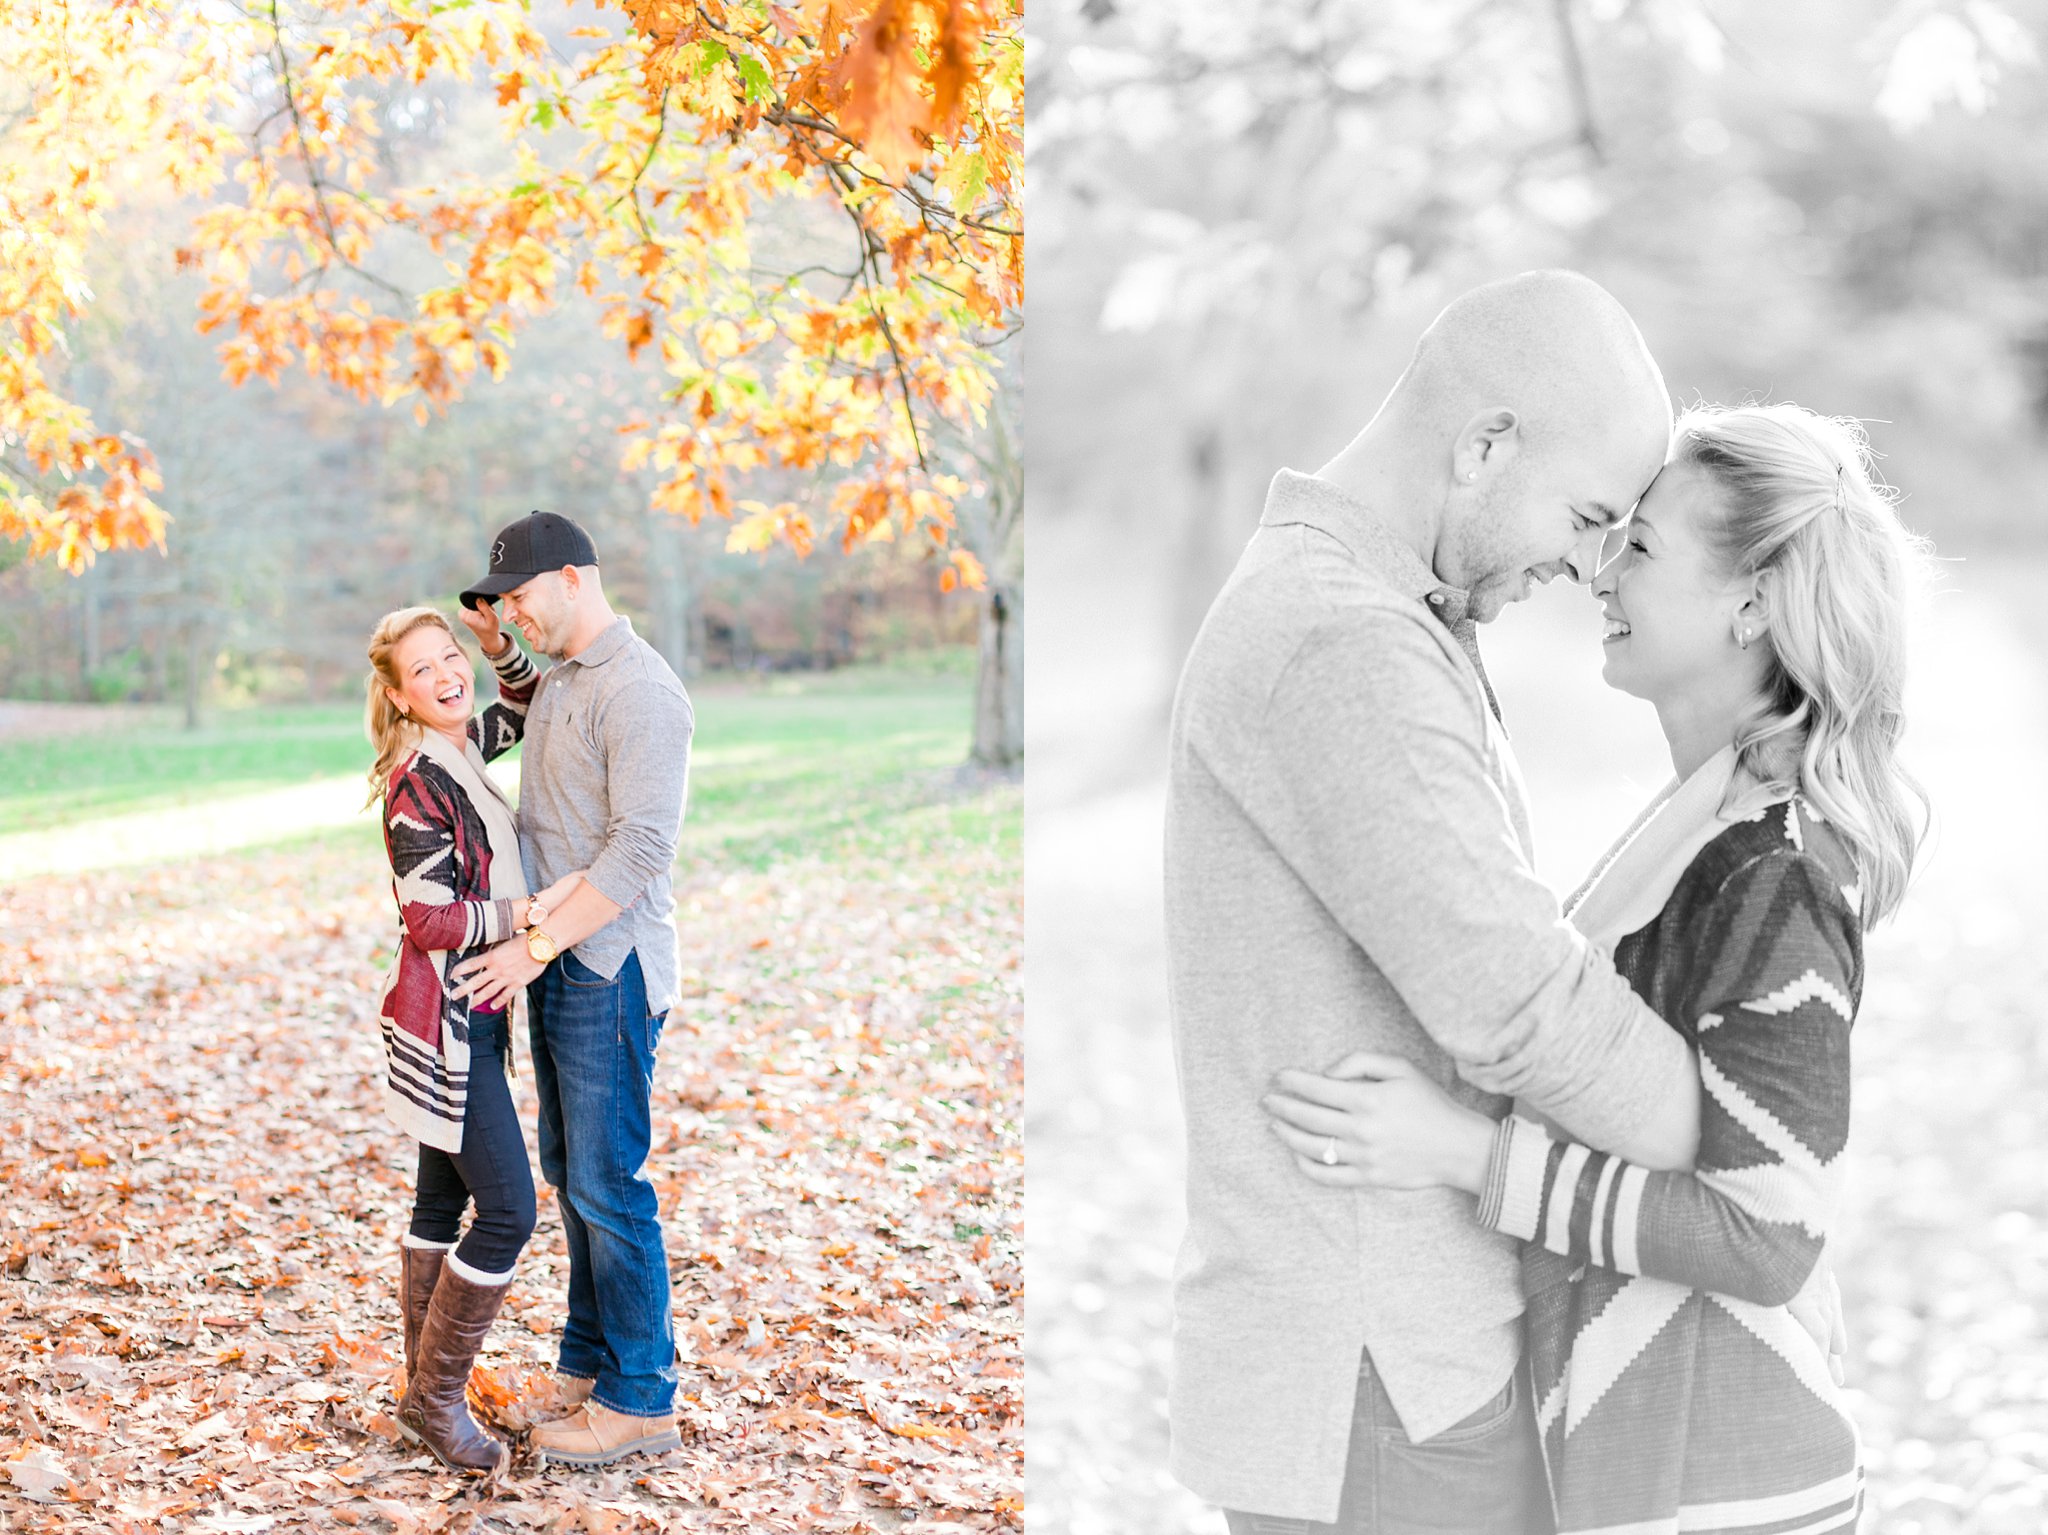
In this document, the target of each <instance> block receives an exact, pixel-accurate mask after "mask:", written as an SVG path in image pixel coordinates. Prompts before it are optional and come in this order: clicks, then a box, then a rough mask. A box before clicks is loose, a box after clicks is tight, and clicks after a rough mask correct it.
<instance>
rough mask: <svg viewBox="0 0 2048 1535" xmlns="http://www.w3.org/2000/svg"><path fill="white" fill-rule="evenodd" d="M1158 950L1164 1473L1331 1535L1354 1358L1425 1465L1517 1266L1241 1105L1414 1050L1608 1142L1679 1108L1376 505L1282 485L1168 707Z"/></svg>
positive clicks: (1473, 1234)
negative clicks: (1312, 1522)
mask: <svg viewBox="0 0 2048 1535" xmlns="http://www.w3.org/2000/svg"><path fill="white" fill-rule="evenodd" d="M1166 937H1167V960H1168V969H1169V977H1168V979H1169V996H1170V1003H1171V1008H1172V1016H1173V1031H1174V1047H1175V1055H1176V1059H1177V1063H1178V1066H1179V1070H1180V1082H1181V1097H1182V1102H1183V1104H1184V1105H1185V1108H1186V1112H1187V1135H1188V1148H1187V1150H1188V1158H1187V1160H1188V1189H1187V1201H1188V1225H1187V1235H1186V1238H1185V1240H1184V1242H1183V1244H1182V1248H1181V1252H1180V1258H1179V1262H1178V1264H1177V1267H1176V1271H1175V1275H1174V1340H1173V1383H1172V1397H1171V1413H1172V1422H1173V1467H1174V1471H1175V1474H1176V1475H1178V1476H1179V1478H1180V1479H1181V1480H1182V1481H1183V1482H1185V1483H1186V1484H1187V1485H1188V1486H1189V1487H1191V1488H1193V1489H1194V1490H1195V1491H1196V1492H1198V1493H1200V1494H1201V1495H1202V1496H1204V1497H1206V1498H1208V1499H1210V1500H1211V1501H1213V1502H1217V1503H1221V1504H1223V1505H1225V1506H1226V1507H1231V1508H1239V1509H1245V1510H1248V1511H1251V1512H1256V1513H1264V1514H1277V1515H1292V1516H1294V1517H1297V1518H1306V1519H1320V1520H1331V1519H1335V1518H1336V1517H1337V1508H1338V1496H1339V1491H1340V1489H1341V1487H1342V1485H1343V1480H1344V1463H1345V1456H1346V1452H1347V1449H1348V1447H1349V1444H1350V1427H1351V1410H1352V1399H1353V1394H1354V1390H1355V1385H1356V1377H1357V1373H1358V1363H1359V1351H1360V1350H1361V1349H1367V1350H1369V1351H1370V1352H1371V1355H1372V1359H1373V1363H1374V1364H1375V1366H1376V1367H1377V1368H1378V1370H1379V1373H1380V1376H1381V1378H1382V1380H1383V1381H1384V1382H1385V1385H1386V1389H1387V1393H1388V1395H1389V1396H1390V1397H1391V1398H1392V1400H1393V1404H1394V1407H1395V1410H1396V1411H1397V1412H1398V1413H1399V1415H1400V1418H1401V1422H1402V1424H1403V1426H1404V1427H1405V1428H1406V1429H1407V1431H1408V1432H1409V1434H1410V1435H1412V1436H1413V1437H1414V1438H1416V1439H1418V1440H1421V1439H1428V1438H1430V1437H1432V1436H1434V1435H1436V1434H1438V1433H1440V1432H1442V1431H1443V1430H1444V1429H1446V1428H1448V1427H1450V1426H1451V1425H1452V1424H1455V1423H1456V1422H1458V1420H1459V1419H1461V1418H1463V1417H1465V1416H1467V1415H1468V1414H1470V1413H1471V1412H1473V1411H1474V1410H1475V1409H1477V1408H1478V1407H1480V1406H1481V1405H1482V1404H1483V1403H1484V1402H1485V1401H1486V1400H1487V1399H1488V1398H1489V1397H1491V1396H1493V1395H1494V1394H1495V1393H1496V1392H1498V1391H1499V1390H1500V1388H1501V1386H1502V1384H1503V1383H1504V1382H1505V1381H1506V1380H1507V1379H1508V1377H1509V1375H1510V1374H1511V1373H1512V1371H1513V1369H1514V1366H1515V1360H1516V1357H1517V1355H1518V1353H1519V1352H1520V1333H1519V1328H1518V1325H1517V1319H1518V1318H1519V1316H1520V1314H1521V1310H1522V1294H1521V1287H1520V1284H1519V1282H1518V1277H1517V1265H1516V1250H1515V1244H1514V1243H1512V1242H1509V1241H1505V1240H1503V1239H1502V1238H1501V1237H1500V1235H1499V1234H1498V1233H1496V1232H1493V1231H1489V1230H1486V1229H1484V1228H1483V1227H1481V1226H1480V1225H1479V1223H1478V1221H1477V1220H1476V1219H1475V1218H1474V1216H1475V1209H1474V1201H1473V1199H1472V1196H1470V1195H1469V1194H1464V1193H1460V1192H1458V1191H1456V1190H1454V1189H1444V1188H1434V1189H1422V1190H1417V1191H1414V1192H1391V1191H1385V1190H1378V1189H1360V1190H1349V1189H1331V1188H1323V1187H1321V1186H1319V1185H1317V1184H1315V1183H1312V1182H1310V1181H1309V1180H1308V1179H1307V1178H1305V1177H1303V1176H1302V1175H1301V1173H1300V1172H1299V1171H1297V1170H1296V1169H1295V1167H1294V1165H1293V1163H1292V1160H1291V1158H1290V1157H1289V1155H1288V1152H1287V1148H1286V1147H1285V1146H1283V1145H1282V1144H1281V1143H1280V1141H1279V1140H1278V1139H1276V1138H1275V1137H1274V1135H1273V1134H1272V1131H1271V1129H1270V1128H1269V1127H1268V1124H1267V1120H1266V1116H1265V1114H1264V1113H1263V1112H1262V1111H1261V1109H1260V1107H1259V1095H1260V1094H1261V1093H1262V1092H1264V1091H1265V1090H1266V1088H1267V1085H1268V1082H1269V1080H1270V1078H1271V1076H1272V1074H1273V1073H1274V1072H1275V1071H1276V1070H1278V1069H1279V1068H1281V1067H1283V1066H1302V1067H1310V1068H1316V1067H1324V1066H1328V1065H1330V1064H1332V1063H1334V1062H1335V1061H1336V1060H1337V1059H1338V1058H1340V1057H1341V1056H1343V1055H1345V1054H1346V1053H1347V1052H1349V1051H1352V1050H1375V1051H1381V1052H1385V1053H1388V1054H1393V1055H1402V1056H1406V1057H1408V1058H1409V1059H1410V1060H1412V1061H1414V1062H1416V1063H1417V1064H1418V1065H1419V1066H1420V1067H1421V1068H1422V1069H1423V1070H1424V1071H1426V1072H1427V1073H1428V1074H1429V1075H1430V1076H1431V1077H1433V1078H1434V1079H1435V1080H1436V1081H1438V1082H1440V1083H1442V1084H1443V1085H1444V1087H1445V1088H1446V1089H1448V1090H1449V1092H1450V1093H1451V1094H1452V1096H1453V1097H1455V1098H1457V1099H1458V1100H1459V1101H1460V1102H1462V1103H1467V1104H1470V1105H1472V1106H1474V1107H1476V1108H1479V1109H1481V1110H1483V1111H1485V1112H1486V1113H1489V1114H1494V1115H1498V1114H1500V1113H1501V1112H1503V1111H1504V1110H1505V1109H1506V1107H1507V1099H1506V1096H1505V1095H1508V1094H1520V1095H1521V1096H1523V1097H1524V1098H1526V1099H1527V1100H1529V1101H1530V1102H1532V1103H1534V1104H1535V1105H1537V1106H1538V1107H1540V1108H1542V1109H1543V1110H1544V1111H1546V1112H1548V1113H1549V1114H1551V1115H1552V1116H1553V1117H1554V1118H1555V1119H1556V1120H1557V1121H1558V1122H1559V1123H1561V1124H1562V1125H1564V1126H1565V1127H1566V1128H1567V1129H1568V1130H1569V1131H1571V1132H1572V1133H1573V1134H1574V1135H1576V1136H1577V1137H1578V1138H1580V1139H1583V1140H1586V1141H1588V1142H1591V1143H1592V1144H1594V1145H1612V1144H1614V1143H1615V1142H1616V1141H1618V1140H1624V1139H1626V1138H1627V1137H1628V1136H1629V1135H1630V1134H1632V1133H1633V1132H1634V1131H1635V1130H1636V1129H1637V1128H1638V1127H1639V1126H1640V1125H1641V1124H1643V1123H1644V1122H1645V1121H1646V1120H1647V1119H1648V1118H1649V1116H1651V1115H1652V1114H1654V1113H1655V1112H1657V1111H1658V1110H1659V1109H1661V1108H1663V1107H1664V1106H1665V1105H1667V1104H1668V1103H1669V1102H1670V1101H1671V1098H1672V1096H1673V1095H1674V1094H1678V1095H1682V1094H1683V1093H1685V1092H1686V1091H1688V1090H1691V1068H1690V1065H1689V1058H1688V1056H1687V1052H1686V1047H1685V1044H1684V1041H1683V1040H1681V1039H1680V1038H1679V1036H1678V1034H1677V1033H1675V1032H1674V1031H1673V1030H1671V1029H1668V1028H1666V1027H1665V1026H1664V1024H1663V1023H1662V1022H1661V1021H1659V1020H1658V1018H1657V1017H1656V1015H1655V1014H1653V1013H1652V1012H1650V1010H1649V1009H1648V1008H1646V1007H1645V1006H1644V1005H1643V1004H1642V1003H1641V1002H1640V1001H1639V1000H1637V998H1636V996H1635V994H1634V993H1633V992H1632V991H1630V989H1629V987H1628V985H1627V983H1626V982H1624V981H1623V980H1622V979H1621V977H1619V976H1618V975H1616V974H1615V972H1614V971H1613V969H1612V968H1611V967H1610V966H1609V965H1608V964H1607V963H1606V962H1605V961H1604V960H1603V959H1601V958H1600V957H1599V955H1598V954H1597V953H1595V952H1594V951H1593V950H1592V949H1591V948H1590V947H1589V946H1588V945H1587V943H1586V942H1585V940H1584V939H1582V938H1581V937H1580V936H1579V935H1578V934H1577V933H1576V932H1574V931H1573V929H1572V928H1571V927H1570V926H1569V925H1567V924H1566V923H1565V922H1564V921H1563V919H1562V918H1561V917H1560V916H1559V914H1558V907H1557V901H1556V898H1555V897H1554V896H1553V895H1552V894H1551V892H1550V890H1549V889H1548V888H1547V887H1546V886H1544V885H1543V884H1542V883H1541V882H1540V881H1539V880H1538V879H1537V878H1536V875H1535V873H1534V872H1533V870H1532V868H1531V866H1530V850H1529V838H1528V822H1527V818H1526V814H1525V807H1524V800H1523V791H1522V785H1521V780H1520V778H1519V776H1518V774H1517V773H1516V771H1515V766H1514V759H1513V757H1512V756H1511V754H1510V753H1509V751H1508V744H1507V738H1506V736H1505V734H1503V732H1502V731H1501V728H1500V724H1499V721H1498V720H1497V719H1496V717H1495V715H1494V712H1493V709H1492V708H1491V706H1490V697H1489V694H1488V690H1487V687H1486V682H1485V677H1484V673H1483V672H1482V671H1481V669H1480V667H1479V665H1478V647H1477V645H1476V643H1475V641H1474V637H1473V625H1472V621H1471V619H1470V617H1469V615H1468V614H1467V612H1466V594H1465V593H1464V592H1462V591H1459V590H1457V589H1455V588H1452V587H1448V586H1446V585H1444V583H1442V582H1441V581H1439V580H1437V578H1436V577H1435V575H1433V574H1432V573H1431V571H1430V570H1429V568H1428V566H1426V565H1425V564H1424V563H1423V562H1422V560H1420V559H1419V558H1418V557H1417V556H1416V555H1415V553H1414V552H1413V551H1412V550H1410V549H1408V548H1407V547H1405V546H1404V545H1403V544H1401V543H1400V542H1399V541H1398V540H1397V539H1396V538H1394V537H1393V536H1392V535H1391V534H1390V533H1389V532H1388V531H1387V529H1386V527H1385V526H1384V525H1383V524H1382V523H1381V522H1380V521H1379V519H1378V518H1376V517H1375V516H1374V515H1373V513H1372V511H1371V510H1370V509H1369V508H1368V507H1365V506H1363V505H1361V504H1359V503H1358V502H1357V501H1354V500H1353V499H1351V498H1350V497H1349V496H1347V495H1345V494H1344V493H1343V492H1342V491H1340V490H1339V489H1338V488H1337V487H1336V486H1334V485H1332V484H1330V483H1328V482H1327V481H1324V480H1319V479H1315V478H1313V477H1311V476H1308V475H1300V474H1292V473H1288V472H1285V471H1283V472H1282V473H1281V474H1280V475H1279V477H1278V478H1277V479H1275V480H1274V482H1273V488H1272V491H1271V494H1270V495H1269V497H1268V499H1267V503H1266V510H1265V515H1264V517H1263V518H1262V519H1261V522H1260V526H1259V530H1258V532H1257V534H1256V535H1255V536H1254V537H1253V538H1252V541H1251V543H1250V545H1249V546H1248V547H1247V548H1246V550H1245V552H1244V555H1243V557H1242V558H1241V559H1240V560H1239V561H1238V565H1237V569H1236V570H1235V571H1234V572H1233V573H1232V575H1231V578H1230V581H1229V583H1228V584H1227V585H1226V586H1225V587H1224V589H1223V592H1222V594H1221V595H1220V596H1219V597H1218V598H1217V599H1216V603H1215V606H1214V607H1212V608H1211V609H1210V611H1209V616H1208V618H1207V620H1206V621H1205V622H1204V623H1203V625H1202V630H1201V633H1200V635H1199V636H1198V637H1197V638H1196V640H1195V644H1194V648H1193V650H1192V652H1191V653H1190V654H1189V657H1188V662H1187V667H1186V669H1185V671H1184V672H1183V673H1182V675H1181V681H1180V690H1179V693H1178V695H1177V697H1176V698H1175V701H1174V713H1173V737H1172V752H1171V759H1170V767H1169V772H1168V779H1167V820H1166Z"/></svg>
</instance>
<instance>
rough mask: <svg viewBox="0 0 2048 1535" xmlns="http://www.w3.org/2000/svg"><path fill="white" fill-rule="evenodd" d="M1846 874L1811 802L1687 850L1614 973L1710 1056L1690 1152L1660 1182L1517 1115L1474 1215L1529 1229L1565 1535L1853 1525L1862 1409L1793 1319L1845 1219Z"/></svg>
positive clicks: (1543, 1416) (1533, 1336)
mask: <svg viewBox="0 0 2048 1535" xmlns="http://www.w3.org/2000/svg"><path fill="white" fill-rule="evenodd" d="M1858 907H1859V901H1858V892H1857V889H1856V870H1855V865H1854V863H1853V862H1852V860H1851V858H1850V855H1849V851H1848V848H1847V846H1846V844H1845V843H1844V842H1843V841H1842V840H1841V839H1840V838H1839V837H1838V836H1837V835H1836V834H1835V832H1834V830H1833V828H1832V827H1830V826H1827V825H1826V824H1824V823H1823V822H1821V821H1820V820H1819V819H1818V818H1817V817H1816V816H1815V814H1814V813H1813V811H1812V810H1811V808H1810V807H1809V806H1808V805H1807V804H1806V803H1805V801H1804V800H1793V801H1787V802H1783V803H1781V804H1778V805H1776V806H1773V807H1771V808H1770V809H1768V810H1767V811H1765V812H1763V813H1761V814H1760V815H1759V816H1758V817H1757V818H1755V819H1752V820H1747V821H1739V822H1737V823H1735V824H1734V825H1732V826H1730V827H1728V828H1727V829H1726V830H1725V831H1723V832H1721V833H1720V834H1719V835H1718V836H1716V837H1715V838H1714V839H1713V840H1712V841H1711V842H1709V843H1707V845H1706V846H1705V847H1704V848H1702V849H1701V851H1700V852H1699V854H1698V855H1697V856H1696V857H1695V858H1694V859H1693V861H1692V863H1691V864H1690V865H1689V866H1688V867H1687V869H1686V871H1685V873H1684V875H1683V876H1682V877H1681V878H1680V880H1679V882H1678V884H1677V886H1676V888H1675V889H1674V890H1673V891H1672V894H1671V898H1670V900H1669V901H1668V902H1666V904H1665V906H1664V909H1663V911H1662V912H1661V913H1660V914H1659V915H1658V916H1657V917H1656V918H1655V919H1654V920H1653V921H1651V922H1650V923H1649V924H1648V925H1647V926H1645V927H1643V928H1640V929H1639V930H1637V931H1636V932H1633V933H1631V934H1629V935H1628V936H1627V937H1626V938H1624V939H1622V940H1621V942H1620V944H1619V945H1618V946H1617V947H1616V950H1615V955H1614V961H1615V967H1616V968H1617V969H1618V970H1619V971H1620V972H1621V974H1622V975H1623V976H1624V977H1626V978H1627V979H1628V981H1629V983H1630V984H1631V985H1633V986H1634V987H1635V988H1636V990H1637V992H1638V993H1639V994H1640V995H1641V996H1642V998H1643V1000H1644V1001H1646V1002H1647V1003H1648V1004H1649V1005H1650V1006H1651V1007H1652V1008H1654V1009H1655V1010H1656V1011H1657V1012H1658V1013H1659V1014H1660V1015H1661V1016H1662V1017H1664V1018H1665V1019H1667V1020H1669V1021H1670V1023H1671V1025H1672V1026H1673V1027H1674V1028H1676V1029H1678V1030H1679V1032H1680V1033H1682V1034H1684V1035H1685V1036H1686V1037H1687V1039H1688V1040H1689V1041H1690V1042H1691V1043H1692V1044H1693V1046H1694V1048H1695V1049H1697V1050H1698V1052H1699V1063H1700V1083H1701V1095H1702V1102H1701V1106H1700V1146H1699V1155H1698V1158H1697V1161H1696V1164H1695V1169H1694V1171H1692V1172H1677V1173H1674V1172H1651V1171H1648V1170H1646V1169H1644V1168H1642V1167H1639V1166H1634V1165H1632V1164H1630V1163H1627V1162H1624V1161H1622V1160H1620V1159H1619V1158H1616V1157H1612V1156H1608V1155H1605V1154H1603V1153H1601V1152H1597V1151H1592V1150H1590V1149H1588V1148H1587V1147H1584V1146H1580V1145H1574V1144H1570V1143H1567V1142H1563V1141H1560V1140H1557V1139H1554V1138H1553V1137H1552V1136H1551V1134H1550V1133H1548V1132H1547V1131H1546V1130H1545V1128H1544V1127H1543V1126H1541V1125H1538V1124H1535V1123H1534V1122H1532V1121H1530V1120H1527V1119H1522V1118H1519V1117H1515V1118H1510V1119H1508V1120H1507V1121H1505V1122H1504V1123H1503V1125H1502V1128H1501V1130H1500V1131H1499V1132H1498V1133H1497V1135H1496V1138H1495V1142H1494V1157H1493V1164H1492V1169H1491V1176H1490V1178H1489V1180H1488V1187H1487V1189H1486V1191H1485V1193H1484V1195H1483V1196H1482V1199H1481V1203H1480V1211H1479V1214H1480V1219H1481V1221H1482V1222H1484V1223H1485V1224H1488V1225H1491V1226H1493V1227H1495V1228H1496V1229H1498V1230H1501V1231H1504V1232H1507V1233H1509V1234H1510V1235H1513V1236H1517V1237H1520V1238H1522V1239H1523V1240H1524V1241H1525V1242H1526V1243H1528V1244H1529V1245H1528V1246H1527V1248H1525V1252H1524V1262H1523V1281H1524V1289H1525V1291H1526V1294H1527V1297H1528V1310H1527V1313H1526V1320H1525V1327H1526V1329H1527V1338H1528V1355H1529V1360H1530V1364H1531V1367H1532V1371H1533V1379H1534V1384H1535V1392H1534V1394H1535V1403H1536V1422H1537V1428H1538V1431H1539V1433H1540V1434H1541V1436H1542V1441H1543V1452H1544V1461H1545V1464H1546V1467H1547V1468H1548V1470H1549V1473H1550V1485H1551V1494H1552V1499H1553V1502H1554V1503H1555V1505H1556V1511H1557V1516H1558V1525H1557V1528H1558V1530H1559V1531H1560V1535H1624V1532H1625V1535H1665V1532H1677V1531H1681V1530H1683V1531H1687V1532H1708V1531H1715V1532H1727V1535H1734V1532H1745V1535H1831V1532H1838V1531H1849V1530H1853V1529H1854V1528H1855V1524H1856V1519H1857V1515H1858V1512H1859V1510H1860V1508H1861V1503H1862V1493H1863V1487H1862V1465H1861V1455H1860V1451H1859V1447H1858V1443H1857V1437H1856V1430H1855V1425H1854V1424H1853V1423H1852V1422H1851V1420H1850V1418H1849V1415H1848V1413H1847V1411H1846V1409H1845V1407H1844V1405H1843V1403H1842V1399H1841V1395H1840V1393H1839V1391H1838V1389H1837V1388H1836V1386H1835V1385H1834V1382H1833V1380H1832V1379H1831V1378H1830V1376H1829V1373H1828V1365H1827V1360H1826V1358H1825V1357H1824V1356H1823V1354H1822V1351H1821V1348H1820V1346H1819V1345H1818V1344H1817V1343H1816V1342H1815V1341H1814V1339H1813V1337H1812V1336H1811V1335H1810V1334H1809V1333H1807V1332H1806V1330H1805V1329H1804V1328H1803V1327H1802V1326H1801V1325H1800V1324H1799V1323H1798V1322H1797V1321H1796V1320H1795V1319H1794V1318H1793V1317H1792V1316H1791V1314H1790V1313H1789V1312H1788V1311H1787V1310H1786V1303H1787V1302H1789V1301H1790V1300H1791V1299H1792V1298H1793V1296H1794V1295H1795V1294H1796V1293H1797V1292H1798V1290H1799V1289H1800V1287H1801V1285H1802V1284H1803V1283H1804V1282H1805V1281H1806V1279H1807V1277H1808V1276H1809V1275H1810V1274H1811V1272H1812V1270H1813V1267H1814V1265H1815V1263H1816V1262H1817V1261H1818V1259H1819V1257H1820V1252H1821V1245H1822V1242H1823V1240H1824V1238H1825V1236H1826V1233H1827V1229H1828V1225H1829V1222H1830V1220H1831V1219H1832V1218H1833V1216H1834V1212H1835V1207H1836V1200H1837V1194H1838V1189H1839V1185H1840V1176H1841V1170H1842V1152H1843V1147H1844V1144H1845V1142H1846V1140H1847V1137H1848V1129H1849V1027H1850V1023H1851V1020H1852V1018H1853V1017H1854V1014H1855V1010H1856V1005H1857V1002H1858V999H1859V998H1860V996H1861V993H1862V985H1863V940H1862V923H1861V919H1860V917H1859V914H1858Z"/></svg>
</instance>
